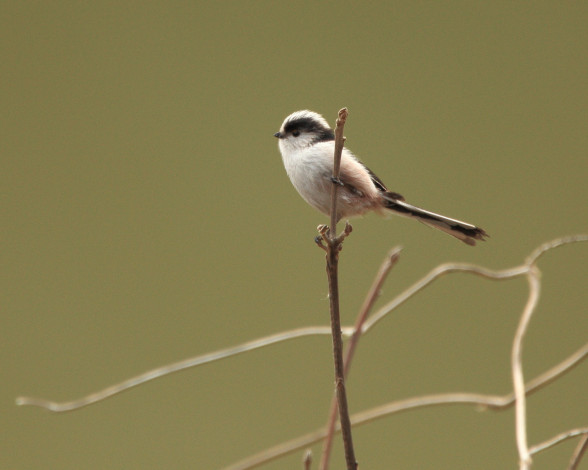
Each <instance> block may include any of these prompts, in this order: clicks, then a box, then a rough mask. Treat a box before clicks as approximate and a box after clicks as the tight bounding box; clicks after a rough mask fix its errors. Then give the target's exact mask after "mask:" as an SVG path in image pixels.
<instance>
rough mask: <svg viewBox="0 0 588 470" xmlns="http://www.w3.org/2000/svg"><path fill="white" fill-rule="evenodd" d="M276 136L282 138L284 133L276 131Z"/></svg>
mask: <svg viewBox="0 0 588 470" xmlns="http://www.w3.org/2000/svg"><path fill="white" fill-rule="evenodd" d="M274 137H277V138H278V139H281V138H282V133H281V132H276V133H275V134H274Z"/></svg>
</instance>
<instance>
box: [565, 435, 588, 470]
mask: <svg viewBox="0 0 588 470" xmlns="http://www.w3.org/2000/svg"><path fill="white" fill-rule="evenodd" d="M586 449H588V434H584V437H583V438H582V439H581V440H580V442H579V443H578V446H577V447H576V448H575V449H574V453H573V454H572V457H571V458H570V463H569V464H568V468H567V470H576V469H577V468H578V465H580V460H582V457H583V456H584V453H585V452H586Z"/></svg>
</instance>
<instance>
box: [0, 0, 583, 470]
mask: <svg viewBox="0 0 588 470" xmlns="http://www.w3.org/2000/svg"><path fill="white" fill-rule="evenodd" d="M586 24H588V4H587V3H583V2H577V3H575V4H557V3H554V2H534V3H533V4H523V3H512V2H487V3H480V2H466V1H453V2H420V1H418V2H388V1H386V2H384V1H381V2H365V3H363V4H360V3H357V2H351V1H340V2H337V3H330V4H329V3H326V2H325V3H322V2H321V3H319V2H295V3H291V2H290V3H286V2H270V1H255V2H235V1H228V2H221V3H218V2H216V3H213V2H135V1H131V2H114V1H100V2H73V1H62V2H31V1H22V2H10V1H9V2H4V5H3V8H2V13H1V24H0V36H1V42H2V61H1V63H0V77H1V78H0V83H1V87H2V88H1V97H2V103H3V105H2V109H3V112H2V115H1V116H0V122H1V132H2V139H1V140H2V146H1V148H2V151H1V155H0V158H1V164H2V166H1V168H2V171H1V172H0V178H2V181H1V185H2V203H1V206H0V211H1V216H2V277H3V282H2V292H1V295H2V300H1V305H2V316H1V323H0V335H1V336H0V342H1V348H2V354H1V358H2V368H1V371H2V372H1V374H2V378H1V380H2V387H1V392H0V393H1V401H0V407H1V411H0V413H1V416H2V422H3V424H2V426H1V428H0V429H1V431H0V433H1V436H0V446H1V447H2V448H1V449H0V467H1V468H11V469H39V468H59V469H64V470H65V469H79V468H84V469H103V468H109V469H135V468H136V469H151V468H153V469H155V468H174V469H188V468H206V469H218V468H222V467H224V466H226V465H228V464H230V463H232V462H235V461H237V460H240V459H241V458H244V457H246V456H248V455H250V454H253V453H257V452H259V451H261V450H263V449H265V448H267V447H271V446H273V445H275V444H278V443H280V442H282V441H285V440H288V439H291V438H294V437H297V436H299V435H301V434H304V433H307V432H309V431H311V430H314V429H315V428H318V427H321V426H322V425H323V424H324V423H325V420H326V416H327V410H328V404H329V402H330V399H331V393H332V384H333V377H332V365H331V346H330V338H328V337H313V338H305V339H299V340H295V341H291V342H288V343H286V344H281V345H276V346H272V347H269V348H266V349H263V350H259V351H256V352H253V353H250V354H246V355H242V356H240V357H237V358H233V359H228V360H225V361H222V362H218V363H214V364H209V365H207V366H205V367H202V368H199V369H195V370H189V371H185V372H182V373H180V374H176V375H174V376H170V377H166V378H164V379H161V380H159V381H156V382H153V383H150V384H147V385H145V386H142V387H140V388H137V389H134V390H132V391H129V392H126V393H124V394H122V395H120V396H117V397H115V398H113V399H110V400H108V401H105V402H103V403H100V404H96V405H93V406H91V407H89V408H86V409H82V410H80V411H76V412H72V413H66V414H62V415H56V414H51V413H49V412H47V411H45V410H42V409H37V408H32V407H23V408H19V407H16V406H15V405H14V399H15V397H17V396H19V395H28V396H37V397H44V398H49V399H54V400H63V401H66V400H71V399H75V398H78V397H80V396H82V395H85V394H88V393H91V392H94V391H96V390H98V389H102V388H104V387H106V386H108V385H111V384H113V383H115V382H118V381H121V380H123V379H126V378H128V377H130V376H133V375H136V374H138V373H141V372H144V371H146V370H149V369H151V368H153V367H156V366H161V365H163V364H166V363H169V362H173V361H177V360H180V359H184V358H187V357H190V356H194V355H198V354H203V353H206V352H210V351H213V350H217V349H221V348H225V347H228V346H232V345H235V344H238V343H241V342H244V341H248V340H251V339H254V338H258V337H260V336H265V335H269V334H272V333H276V332H279V331H283V330H287V329H292V328H297V327H301V326H308V325H327V324H328V315H329V314H328V299H327V281H326V277H325V273H324V256H323V252H322V251H320V250H318V249H317V248H316V246H315V245H314V243H313V238H314V236H315V235H316V231H315V228H316V226H317V225H318V224H320V223H326V218H325V217H324V216H322V215H321V214H319V213H318V212H316V211H315V210H314V209H312V208H310V207H309V206H307V205H306V204H305V203H304V202H303V201H302V199H300V197H299V196H298V194H297V193H296V191H295V190H294V189H293V187H292V186H291V184H290V182H289V180H288V178H287V176H286V174H285V171H284V169H283V166H282V162H281V158H280V155H279V152H278V149H277V142H276V140H275V138H274V137H273V136H272V134H273V133H275V132H276V131H277V130H278V129H279V126H280V124H281V123H282V121H283V119H284V118H285V117H286V116H287V115H288V114H290V113H291V112H293V111H295V110H299V109H305V108H308V109H312V110H314V111H317V112H320V113H322V114H324V116H325V117H326V118H327V120H328V121H329V122H330V123H332V124H334V120H335V118H336V116H337V111H338V110H339V109H340V108H341V107H343V106H347V107H348V108H349V111H350V116H349V119H348V122H347V125H346V128H345V134H346V136H347V145H348V147H349V148H351V149H352V150H353V151H354V152H355V153H356V154H357V155H358V156H359V157H360V158H361V159H362V160H363V161H364V162H365V163H366V164H367V165H368V166H369V167H370V168H371V169H372V170H374V171H375V172H376V173H377V174H378V175H379V176H380V177H381V178H382V179H383V180H384V182H385V183H386V184H387V185H388V186H389V187H390V189H391V190H393V191H397V192H399V193H401V194H403V195H404V196H405V197H406V198H407V200H408V201H409V202H411V203H413V204H416V205H420V206H422V207H424V208H426V209H429V210H432V211H436V212H439V213H442V214H445V215H447V216H451V217H455V218H459V219H462V220H465V221H468V222H471V223H474V224H477V225H480V226H481V227H483V228H484V229H485V230H486V231H487V232H488V233H489V234H490V235H491V238H490V240H489V241H487V242H486V243H480V244H479V245H478V246H477V247H475V248H470V247H468V246H466V245H464V244H462V243H460V242H458V241H456V240H455V239H452V238H451V237H449V236H446V235H444V234H442V233H440V232H437V231H433V230H431V229H429V228H427V227H425V226H423V225H421V224H417V223H415V222H413V221H409V220H406V219H402V218H392V219H388V220H386V219H382V218H379V217H377V216H373V215H371V216H367V217H365V218H363V219H357V220H355V221H354V222H353V227H354V232H353V234H352V236H351V237H350V238H349V239H348V240H347V241H346V242H345V248H344V251H343V252H342V255H341V263H340V288H341V291H342V294H341V303H342V316H343V323H344V324H351V323H353V321H354V318H355V315H356V314H357V311H358V309H359V307H360V305H361V303H362V301H363V298H364V296H365V293H366V292H367V289H368V288H369V286H370V284H371V282H372V279H373V277H374V275H375V273H376V270H377V269H378V266H379V265H380V263H381V261H382V259H383V257H384V255H385V254H386V252H387V251H388V250H389V249H390V248H392V247H393V246H396V245H402V246H403V247H404V251H403V253H402V258H401V260H400V262H399V264H398V265H397V267H396V268H395V269H394V271H393V272H392V273H391V275H390V277H389V279H388V282H387V283H386V285H385V287H384V290H383V295H382V298H381V300H380V302H379V305H382V304H383V303H384V302H386V301H389V300H390V299H392V298H393V297H394V296H395V295H396V294H398V293H400V292H401V291H402V290H403V289H405V288H406V287H408V286H409V285H411V284H412V283H413V282H415V281H416V280H417V279H418V278H420V277H421V276H423V275H424V274H425V273H427V272H428V271H429V270H430V269H432V268H433V267H435V266H436V265H438V264H439V263H442V262H446V261H460V262H471V263H479V264H482V265H484V266H487V267H489V268H496V269H499V268H507V267H512V266H515V265H518V264H520V263H522V261H523V259H524V258H525V257H526V256H527V255H528V254H529V253H530V252H531V251H532V250H533V249H534V248H535V247H537V246H538V245H539V244H541V243H542V242H544V241H547V240H550V239H553V238H555V237H557V236H560V235H565V234H575V233H582V232H584V233H586V232H587V231H588V224H587V217H586V216H587V204H586V203H587V200H588V185H587V180H588V164H587V152H586V149H587V148H588V132H587V129H588V99H587V98H588V94H587V92H586V80H587V72H588V29H587V28H586ZM587 265H588V245H586V244H577V245H573V246H566V247H563V248H560V249H558V250H556V251H553V252H550V253H549V254H547V255H546V256H545V257H544V258H543V259H542V260H541V262H540V267H541V269H542V270H543V273H544V274H543V278H542V279H543V282H544V289H543V292H542V298H541V304H540V307H539V309H538V311H537V313H536V316H535V317H534V318H533V320H532V323H531V327H530V330H529V333H528V338H527V340H526V342H525V347H524V361H525V362H524V366H525V373H526V376H527V377H528V378H531V377H533V376H535V375H537V374H539V373H541V372H542V371H544V370H546V369H547V368H549V367H552V366H553V365H555V364H556V363H558V362H559V361H561V360H563V359H564V358H565V357H566V356H568V355H569V354H571V353H572V352H573V351H575V350H576V349H578V348H579V347H580V346H581V345H583V344H584V343H585V342H586V337H587V331H588V317H587V315H586V304H587V297H586V279H587V273H588V268H587ZM526 296H527V285H526V281H525V280H524V279H518V280H514V281H508V282H501V283H495V282H489V281H484V280H481V279H477V278H474V277H472V276H468V275H453V276H450V277H446V278H443V279H441V280H440V281H438V282H437V283H435V284H434V285H432V286H431V287H429V288H428V289H427V290H426V291H424V292H422V293H421V294H419V295H418V296H417V297H415V298H414V299H412V300H411V301H409V302H408V303H407V304H406V305H404V306H402V308H401V309H399V310H398V311H397V312H396V313H394V314H393V315H391V316H390V317H389V318H387V319H386V320H385V321H383V322H382V323H380V324H379V325H378V327H377V328H376V329H375V330H374V331H372V332H371V333H370V334H369V336H366V337H365V338H364V339H363V340H362V342H361V344H360V348H359V351H358V354H357V357H356V360H355V362H354V367H353V370H352V372H351V376H350V379H349V385H348V388H349V401H350V407H351V411H352V412H358V411H361V410H366V409H369V408H372V407H375V406H378V405H381V404H383V403H387V402H390V401H394V400H398V399H402V398H407V397H410V396H414V395H421V394H428V393H439V392H451V391H469V392H480V393H495V394H502V393H507V392H508V391H510V390H511V383H510V369H509V356H510V348H511V342H512V337H513V334H514V330H515V328H516V325H517V322H518V318H519V315H520V312H521V310H522V307H523V305H524V302H525V300H526ZM586 370H587V369H586V364H583V365H580V366H579V367H578V368H576V369H575V370H574V371H572V372H571V373H570V374H568V375H567V376H565V377H564V378H562V379H561V380H559V381H557V382H556V383H554V384H553V385H551V386H549V387H548V388H546V389H545V390H544V391H542V392H540V393H538V394H537V395H534V396H533V397H532V398H530V400H529V403H528V414H529V416H528V422H529V440H530V442H531V443H533V444H534V443H538V442H540V441H542V440H545V439H547V438H549V437H551V436H553V435H555V434H557V433H559V432H562V431H564V430H566V429H569V428H573V427H578V426H586V425H587V424H588V409H587V408H586V401H585V397H586V388H587V381H586ZM513 423H514V419H513V412H512V410H509V411H505V412H501V413H491V412H486V413H480V412H477V411H476V410H474V409H472V408H466V407H447V408H437V409H426V410H419V411H412V412H409V413H404V414H402V415H399V416H393V417H388V418H384V419H381V420H379V421H377V422H374V423H371V424H369V425H365V426H363V427H361V428H358V429H357V430H356V431H355V434H354V439H355V445H356V453H357V456H358V460H359V462H360V465H361V468H366V469H368V468H369V469H386V468H403V469H439V468H452V469H471V468H476V469H496V468H516V466H517V454H516V447H515V440H514V424H513ZM575 445H576V442H575V441H569V442H567V443H565V444H563V445H561V446H559V447H558V448H556V449H554V450H551V451H548V452H545V453H543V454H541V455H539V456H537V457H536V459H535V465H534V467H533V468H534V470H540V469H550V470H551V469H554V468H564V466H565V464H566V463H567V461H568V459H569V456H570V454H571V452H572V449H573V448H574V447H575ZM313 450H314V452H315V456H316V460H317V461H318V456H319V454H320V447H318V446H317V447H315V448H313ZM334 452H335V453H334V460H333V464H332V468H343V458H342V453H341V446H340V445H339V439H338V440H337V446H336V448H335V451H334ZM301 458H302V452H299V453H297V454H295V455H293V456H290V457H287V458H284V459H282V460H280V461H277V462H274V463H272V464H270V465H267V466H265V467H264V468H268V469H299V468H301V463H300V462H301ZM584 466H586V463H584ZM314 468H317V467H316V466H315V467H314Z"/></svg>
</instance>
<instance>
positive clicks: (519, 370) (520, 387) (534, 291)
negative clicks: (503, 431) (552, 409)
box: [511, 268, 541, 470]
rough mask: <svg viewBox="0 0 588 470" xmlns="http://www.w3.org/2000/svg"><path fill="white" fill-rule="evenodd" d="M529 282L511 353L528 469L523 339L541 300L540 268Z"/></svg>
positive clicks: (522, 459)
mask: <svg viewBox="0 0 588 470" xmlns="http://www.w3.org/2000/svg"><path fill="white" fill-rule="evenodd" d="M527 280H528V282H529V298H528V300H527V304H526V305H525V308H524V310H523V314H522V315H521V319H520V321H519V325H518V327H517V330H516V333H515V337H514V342H513V347H512V354H511V370H512V381H513V390H514V394H515V429H516V441H517V448H518V452H519V468H520V469H521V470H527V469H528V468H529V467H530V465H531V454H530V452H529V448H528V444H527V414H526V400H525V379H524V376H523V357H522V354H523V339H524V337H525V333H526V332H527V328H528V327H529V323H530V321H531V317H532V316H533V312H534V311H535V307H537V303H538V302H539V293H540V290H541V284H540V282H539V270H538V269H536V268H535V269H532V268H531V269H529V272H528V273H527Z"/></svg>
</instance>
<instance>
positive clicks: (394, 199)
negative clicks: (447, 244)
mask: <svg viewBox="0 0 588 470" xmlns="http://www.w3.org/2000/svg"><path fill="white" fill-rule="evenodd" d="M384 201H385V207H386V209H389V210H391V211H393V212H395V213H396V214H398V215H403V216H405V217H411V218H414V219H417V220H418V221H420V222H422V223H424V224H425V225H428V226H429V227H433V228H436V229H439V230H442V231H443V232H445V233H448V234H449V235H451V236H453V237H455V238H457V239H459V240H461V241H462V242H464V243H467V244H468V245H470V246H474V245H475V244H476V240H482V241H484V238H485V237H488V236H489V235H488V234H487V233H486V232H485V231H484V230H483V229H481V228H480V227H476V226H475V225H471V224H468V223H466V222H462V221H461V220H455V219H450V218H449V217H445V216H443V215H440V214H435V213H434V212H429V211H426V210H424V209H421V208H420V207H416V206H412V205H410V204H408V203H406V202H404V201H403V200H401V199H398V195H397V194H395V193H386V195H385V196H384Z"/></svg>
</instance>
